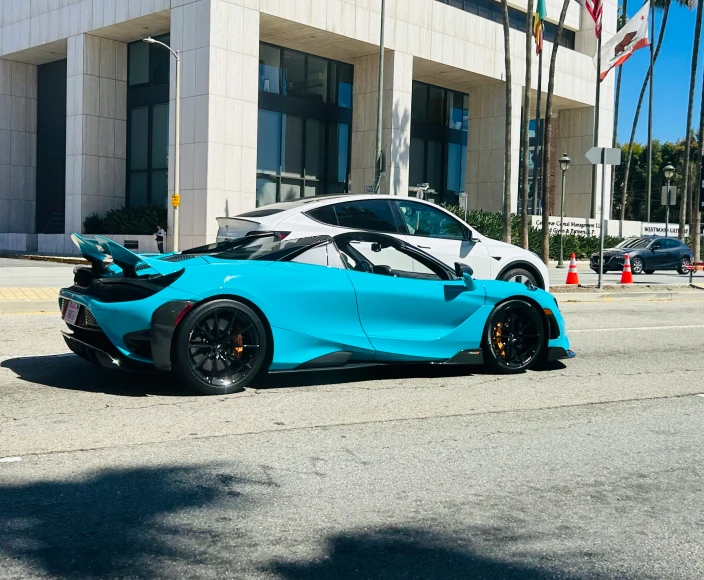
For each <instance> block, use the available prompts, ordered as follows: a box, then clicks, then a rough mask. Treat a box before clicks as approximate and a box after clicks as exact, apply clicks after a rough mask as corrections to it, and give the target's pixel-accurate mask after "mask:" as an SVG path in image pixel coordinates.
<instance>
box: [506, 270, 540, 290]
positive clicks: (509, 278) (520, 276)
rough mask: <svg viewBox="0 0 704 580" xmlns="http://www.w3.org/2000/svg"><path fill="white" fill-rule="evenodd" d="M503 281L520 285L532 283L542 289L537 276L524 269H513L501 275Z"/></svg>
mask: <svg viewBox="0 0 704 580" xmlns="http://www.w3.org/2000/svg"><path fill="white" fill-rule="evenodd" d="M501 280H502V281H504V282H518V283H519V284H525V283H526V282H530V283H531V284H532V285H533V286H535V287H536V288H541V286H540V284H538V281H537V280H536V279H535V276H534V275H533V274H532V273H530V272H529V271H528V270H525V269H523V268H512V269H510V270H508V271H507V272H504V273H503V274H502V275H501Z"/></svg>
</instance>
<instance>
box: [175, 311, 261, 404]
mask: <svg viewBox="0 0 704 580" xmlns="http://www.w3.org/2000/svg"><path fill="white" fill-rule="evenodd" d="M266 352H267V336H266V331H265V329H264V324H263V323H262V321H261V319H260V318H259V316H258V315H257V313H256V312H254V311H253V310H252V309H251V308H249V307H248V306H247V305H245V304H242V303H241V302H236V301H234V300H215V301H213V302H207V303H205V304H202V305H201V306H198V307H196V308H195V309H193V310H192V311H191V312H189V313H188V314H187V315H186V317H185V318H184V320H183V322H182V323H181V324H180V325H179V326H178V328H177V330H176V336H175V342H174V359H175V360H174V370H175V371H176V372H177V374H178V376H179V378H180V379H182V380H183V381H184V382H185V383H186V384H187V385H188V386H189V387H191V388H193V389H196V390H198V391H200V392H201V393H205V394H206V395H226V394H230V393H237V392H240V391H242V390H244V388H245V387H246V386H247V385H248V384H249V383H250V382H251V381H252V379H254V377H256V376H257V374H258V373H259V372H260V371H261V370H262V367H263V365H264V361H265V359H266Z"/></svg>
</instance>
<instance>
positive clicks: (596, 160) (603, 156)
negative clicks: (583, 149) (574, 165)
mask: <svg viewBox="0 0 704 580" xmlns="http://www.w3.org/2000/svg"><path fill="white" fill-rule="evenodd" d="M585 157H586V158H587V160H588V161H589V162H590V163H591V164H592V165H602V163H603V164H604V165H621V150H620V149H612V148H610V147H592V148H591V149H590V150H589V151H587V153H586V155H585Z"/></svg>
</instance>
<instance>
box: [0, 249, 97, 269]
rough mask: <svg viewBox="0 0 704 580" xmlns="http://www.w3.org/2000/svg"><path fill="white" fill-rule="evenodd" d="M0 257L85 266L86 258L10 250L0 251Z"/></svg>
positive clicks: (86, 263)
mask: <svg viewBox="0 0 704 580" xmlns="http://www.w3.org/2000/svg"><path fill="white" fill-rule="evenodd" d="M0 258H11V259H15V260H35V261H37V262H55V263H57V264H76V265H80V266H87V265H88V260H84V259H83V258H71V257H69V256H40V255H38V254H16V253H12V252H0Z"/></svg>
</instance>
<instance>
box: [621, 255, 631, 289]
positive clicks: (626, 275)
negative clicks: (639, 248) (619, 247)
mask: <svg viewBox="0 0 704 580" xmlns="http://www.w3.org/2000/svg"><path fill="white" fill-rule="evenodd" d="M621 284H633V272H631V259H630V258H629V257H628V254H626V258H625V259H624V260H623V274H621Z"/></svg>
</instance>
